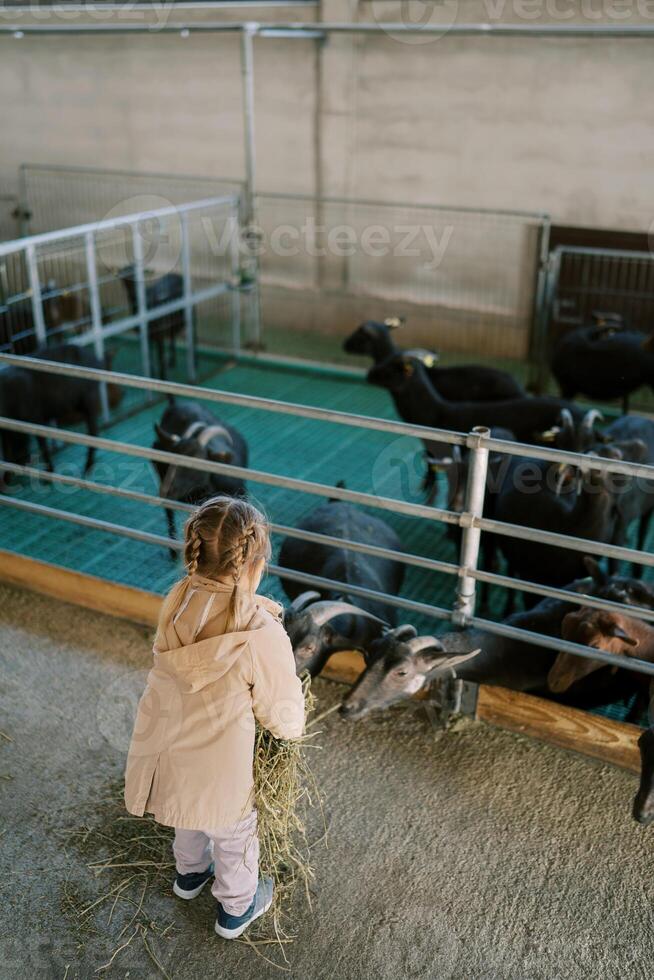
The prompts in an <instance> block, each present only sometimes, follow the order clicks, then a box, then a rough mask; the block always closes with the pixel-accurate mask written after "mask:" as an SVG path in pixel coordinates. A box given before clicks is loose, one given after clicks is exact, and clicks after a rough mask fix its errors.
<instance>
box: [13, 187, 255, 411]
mask: <svg viewBox="0 0 654 980" xmlns="http://www.w3.org/2000/svg"><path fill="white" fill-rule="evenodd" d="M238 206H239V200H238V198H237V197H235V196H223V197H213V198H208V199H206V200H203V201H195V202H193V203H191V204H183V205H180V206H177V207H173V206H170V205H169V206H167V207H164V208H159V209H154V210H147V211H146V210H144V211H140V212H138V213H132V214H129V215H125V216H121V217H115V218H111V219H106V220H104V221H98V222H94V223H92V224H86V225H80V226H77V227H74V228H66V229H64V230H62V231H55V232H46V233H43V234H40V235H33V236H30V237H28V238H22V239H18V240H16V241H12V242H7V243H5V244H3V245H0V351H4V352H10V353H18V354H20V353H30V352H32V351H34V350H35V349H37V348H43V347H45V346H46V345H52V344H53V343H61V342H63V341H72V342H74V343H76V344H80V345H82V346H85V345H92V346H93V349H94V352H95V354H96V356H97V357H98V358H99V359H100V360H101V361H103V362H104V358H105V348H106V342H107V341H108V340H111V339H114V338H117V337H119V336H123V335H125V334H126V333H128V332H129V331H134V330H137V331H138V335H139V339H140V351H139V356H140V373H141V374H142V375H145V376H149V375H151V374H152V373H153V365H152V358H151V343H150V342H151V340H152V339H153V337H154V336H159V335H157V334H156V331H157V330H159V331H161V335H162V336H163V330H164V328H165V332H166V336H165V338H163V339H165V340H166V341H167V342H168V343H170V342H171V335H172V342H174V338H175V335H176V334H177V333H180V334H183V336H184V340H185V351H186V358H187V375H188V377H189V379H191V380H192V379H194V378H195V331H196V325H197V322H198V321H200V320H207V321H209V322H210V323H211V325H212V329H213V330H214V332H215V333H217V334H218V337H217V340H218V341H219V342H220V343H221V345H222V346H225V347H227V346H232V347H236V348H237V347H238V346H239V344H240V296H239V290H238V285H239V239H238V235H239V221H238ZM164 277H165V278H164ZM161 283H165V285H166V289H163V290H161V291H159V292H158V289H159V285H160V284H161ZM162 349H163V348H162ZM159 367H160V365H159ZM160 373H161V371H160ZM104 414H105V417H106V414H107V406H106V402H105V405H104Z"/></svg>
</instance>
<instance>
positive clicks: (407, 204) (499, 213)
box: [48, 168, 550, 221]
mask: <svg viewBox="0 0 654 980" xmlns="http://www.w3.org/2000/svg"><path fill="white" fill-rule="evenodd" d="M48 169H49V168H48ZM63 169H65V168H63ZM75 169H77V168H75ZM255 196H256V198H257V200H258V201H271V200H272V201H279V202H280V203H281V204H284V203H285V202H287V201H296V202H302V201H311V202H313V203H315V204H318V203H320V204H337V205H339V206H342V205H346V206H347V205H348V204H349V205H352V204H356V205H357V206H361V207H366V208H380V209H381V210H384V209H385V208H392V209H393V210H405V211H412V210H413V211H421V212H424V211H443V212H445V213H447V214H452V213H454V214H471V215H475V216H476V215H479V214H483V215H490V216H491V217H500V218H524V219H525V221H549V220H550V214H549V212H548V211H524V210H520V209H518V208H473V207H470V206H469V205H468V206H466V205H463V204H435V203H433V202H432V203H430V202H429V201H421V202H420V204H416V202H415V201H414V202H411V201H395V200H393V201H380V200H377V199H374V198H366V197H363V198H361V197H357V198H356V200H354V199H353V198H351V197H332V196H329V197H323V196H322V195H321V196H320V197H317V196H316V195H315V194H297V193H294V194H286V193H283V192H282V191H264V190H260V191H257V193H256V195H255Z"/></svg>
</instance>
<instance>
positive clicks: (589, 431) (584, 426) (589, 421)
mask: <svg viewBox="0 0 654 980" xmlns="http://www.w3.org/2000/svg"><path fill="white" fill-rule="evenodd" d="M564 411H567V409H564ZM603 421H604V416H603V415H602V413H601V412H599V411H598V410H597V409H596V408H591V410H590V412H586V414H585V415H584V419H583V422H582V423H581V431H582V432H583V434H584V435H589V436H590V435H593V434H594V433H593V428H594V426H595V423H596V422H603Z"/></svg>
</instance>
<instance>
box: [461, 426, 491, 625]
mask: <svg viewBox="0 0 654 980" xmlns="http://www.w3.org/2000/svg"><path fill="white" fill-rule="evenodd" d="M489 435H490V429H487V428H485V427H484V426H481V425H479V426H476V427H475V428H474V429H473V430H472V432H471V433H470V434H469V435H468V438H467V440H466V445H467V447H468V449H469V450H470V464H469V467H468V479H467V482H466V498H465V507H464V511H463V513H462V514H461V518H460V522H459V523H460V526H461V527H462V528H463V536H462V538H461V553H460V556H459V584H458V587H457V599H456V602H455V605H454V609H453V611H452V622H453V623H455V624H456V625H457V626H465V624H466V622H467V620H468V618H469V617H470V616H472V615H474V611H475V591H476V581H475V579H474V578H473V577H472V576H471V575H468V574H466V573H467V572H468V571H474V570H475V569H476V568H477V564H478V561H479V544H480V539H481V530H480V528H479V527H476V526H475V519H477V518H480V517H482V515H483V512H484V500H485V496H486V475H487V473H488V449H486V448H485V447H484V446H482V445H480V440H481V439H482V438H488V436H489Z"/></svg>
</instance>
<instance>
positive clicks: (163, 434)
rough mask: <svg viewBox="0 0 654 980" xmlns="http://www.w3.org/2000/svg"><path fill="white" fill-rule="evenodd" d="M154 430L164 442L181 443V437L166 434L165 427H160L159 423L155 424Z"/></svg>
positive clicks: (172, 433) (171, 433) (169, 433)
mask: <svg viewBox="0 0 654 980" xmlns="http://www.w3.org/2000/svg"><path fill="white" fill-rule="evenodd" d="M154 430H155V432H156V433H157V435H158V436H159V438H160V439H161V441H162V442H170V443H176V442H179V436H178V435H175V433H174V432H166V430H165V429H164V428H163V426H161V425H159V423H158V422H155V423H154Z"/></svg>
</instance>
